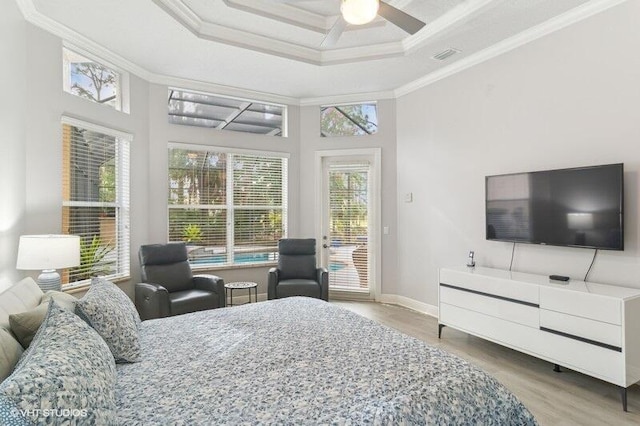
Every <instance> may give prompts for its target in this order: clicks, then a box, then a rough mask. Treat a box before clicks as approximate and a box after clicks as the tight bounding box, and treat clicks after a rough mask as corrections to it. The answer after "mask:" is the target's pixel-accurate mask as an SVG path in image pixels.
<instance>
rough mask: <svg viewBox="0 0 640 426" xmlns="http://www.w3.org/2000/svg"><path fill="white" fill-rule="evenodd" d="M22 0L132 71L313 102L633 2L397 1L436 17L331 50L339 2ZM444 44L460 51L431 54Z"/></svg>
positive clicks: (437, 71) (462, 63)
mask: <svg viewBox="0 0 640 426" xmlns="http://www.w3.org/2000/svg"><path fill="white" fill-rule="evenodd" d="M16 1H17V2H18V4H19V5H20V7H21V8H22V10H23V13H24V14H25V17H26V18H27V19H28V20H30V21H31V22H33V23H34V24H36V25H40V26H43V27H45V28H46V29H48V30H50V31H52V30H53V32H54V33H55V32H57V33H58V34H61V35H62V36H63V37H71V38H72V40H71V41H72V42H75V43H77V44H82V43H83V42H84V43H85V44H90V45H91V46H93V47H95V46H96V44H97V45H99V46H100V47H101V49H102V48H104V49H105V51H108V52H109V58H108V59H110V60H111V61H112V62H115V63H116V64H117V65H120V64H119V63H118V62H121V63H124V64H135V66H136V69H135V70H132V71H134V72H135V71H136V70H139V69H140V68H141V69H144V71H145V72H147V73H149V74H150V75H153V76H156V77H158V76H162V77H177V78H180V79H187V80H193V81H197V82H204V83H211V84H213V85H221V86H229V87H233V88H240V89H244V90H245V92H247V91H252V92H261V93H262V94H276V95H278V96H279V97H281V98H284V97H287V98H293V99H297V100H300V99H302V100H303V103H304V100H309V102H311V101H312V100H313V99H317V98H323V99H327V98H331V97H334V96H341V95H354V94H355V97H357V94H360V96H361V97H362V96H368V95H373V94H381V93H397V92H398V90H399V88H400V90H402V88H410V87H413V86H416V85H417V84H420V82H421V81H422V82H424V81H429V79H430V78H431V79H435V78H438V76H441V75H446V74H447V73H449V72H453V71H455V70H457V69H463V68H465V67H467V66H470V65H473V64H474V63H478V62H480V61H481V60H484V59H486V58H488V57H490V56H494V55H495V54H499V53H501V52H503V51H506V50H509V49H510V48H513V47H515V46H517V45H520V44H522V43H524V42H526V41H529V40H530V39H534V38H537V37H540V36H542V35H544V34H546V33H548V32H550V31H553V30H555V29H558V28H561V27H563V26H565V25H567V24H569V23H571V22H575V21H577V20H579V19H583V18H585V17H588V16H590V15H592V14H593V13H597V12H599V11H601V10H604V9H606V8H608V7H611V6H613V5H615V4H618V3H621V2H622V1H624V0H388V3H389V4H391V5H394V6H396V7H398V8H400V9H402V10H404V11H406V12H407V13H410V14H411V15H413V16H415V17H417V18H419V19H421V20H423V21H424V22H426V23H427V25H426V26H425V27H424V28H423V29H422V30H420V31H419V32H418V33H416V34H414V35H409V34H407V33H405V32H403V31H402V30H401V29H399V28H397V27H395V26H394V25H393V24H391V23H389V22H386V21H384V20H383V19H382V18H377V19H376V20H375V21H374V22H373V23H371V24H368V25H366V26H363V27H353V28H349V29H348V30H347V31H345V33H344V34H343V36H342V37H341V38H340V40H339V41H338V43H337V44H336V45H335V46H333V47H332V48H326V49H323V48H321V47H320V43H321V42H322V39H323V38H324V34H325V33H326V31H328V30H329V29H330V28H331V26H332V25H333V22H334V21H335V20H336V19H337V16H338V13H339V8H340V1H339V0H323V1H320V0H310V1H302V2H300V1H296V2H293V3H287V1H286V0H284V1H283V0H153V1H152V0H16ZM527 35H529V36H527ZM81 47H85V48H86V46H81ZM447 48H454V49H457V50H459V51H460V53H458V54H455V55H453V56H452V57H450V58H449V59H447V60H445V61H436V60H434V59H432V56H433V55H435V54H437V53H439V52H441V51H443V50H445V49H447ZM114 58H115V60H114ZM483 58H484V59H483ZM152 80H154V79H152ZM156 80H157V78H156ZM394 91H395V92H394Z"/></svg>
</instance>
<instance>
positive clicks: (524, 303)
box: [440, 283, 540, 308]
mask: <svg viewBox="0 0 640 426" xmlns="http://www.w3.org/2000/svg"><path fill="white" fill-rule="evenodd" d="M440 286H441V287H447V288H452V289H454V290H460V291H466V292H467V293H473V294H479V295H480V296H486V297H493V298H494V299H500V300H505V301H507V302H512V303H518V304H520V305H525V306H532V307H534V308H539V307H540V305H538V304H537V303H531V302H525V301H524V300H518V299H512V298H510V297H504V296H497V295H495V294H491V293H485V292H483V291H478V290H471V289H468V288H463V287H458V286H455V285H451V284H444V283H440Z"/></svg>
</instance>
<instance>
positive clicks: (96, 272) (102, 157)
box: [62, 117, 131, 285]
mask: <svg viewBox="0 0 640 426" xmlns="http://www.w3.org/2000/svg"><path fill="white" fill-rule="evenodd" d="M130 141H131V135H128V134H124V133H121V132H118V131H115V130H111V129H107V128H103V127H101V126H96V125H93V124H90V123H85V122H81V121H78V120H75V119H72V118H68V117H63V120H62V153H63V167H62V190H63V194H62V232H63V233H64V234H70V235H79V236H80V266H78V267H76V268H71V269H69V270H67V271H65V273H64V274H63V282H64V283H65V284H68V285H80V284H84V283H86V282H88V280H89V279H90V278H92V277H95V276H105V277H107V278H110V279H116V278H126V277H128V276H129V143H130Z"/></svg>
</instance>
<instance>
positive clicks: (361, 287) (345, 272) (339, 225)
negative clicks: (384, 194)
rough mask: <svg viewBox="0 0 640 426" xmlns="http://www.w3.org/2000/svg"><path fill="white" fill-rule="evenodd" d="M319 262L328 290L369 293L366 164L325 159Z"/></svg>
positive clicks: (369, 208)
mask: <svg viewBox="0 0 640 426" xmlns="http://www.w3.org/2000/svg"><path fill="white" fill-rule="evenodd" d="M325 160H326V162H325V167H324V175H325V178H324V182H325V184H324V187H325V190H326V191H327V192H325V194H326V197H325V200H327V201H328V203H325V209H326V210H325V218H326V219H325V221H324V223H325V226H324V228H325V229H324V230H323V235H322V247H323V254H324V256H323V259H325V261H324V262H323V263H325V266H326V267H327V268H328V270H329V289H330V290H341V291H353V292H362V293H369V290H370V289H369V283H370V281H371V280H370V277H371V272H370V271H371V268H370V252H371V250H370V247H369V242H370V241H371V239H370V224H371V220H370V216H371V215H370V211H371V205H370V204H371V203H370V199H371V197H370V189H371V184H370V183H371V182H370V181H371V179H370V175H371V172H370V167H371V166H370V163H369V162H368V161H363V160H360V161H344V160H343V161H338V160H331V159H330V158H326V159H325Z"/></svg>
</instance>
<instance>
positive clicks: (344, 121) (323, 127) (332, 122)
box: [320, 103, 378, 137]
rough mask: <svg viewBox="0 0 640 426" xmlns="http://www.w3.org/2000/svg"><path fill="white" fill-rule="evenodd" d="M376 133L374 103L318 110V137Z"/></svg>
mask: <svg viewBox="0 0 640 426" xmlns="http://www.w3.org/2000/svg"><path fill="white" fill-rule="evenodd" d="M377 131H378V110H377V106H376V104H375V103H363V104H354V105H330V106H323V107H321V108H320V135H321V136H323V137H326V136H361V135H371V134H373V133H376V132H377Z"/></svg>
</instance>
